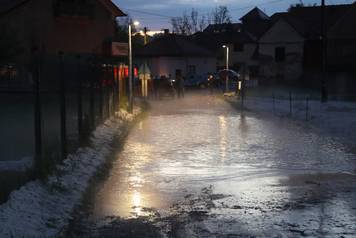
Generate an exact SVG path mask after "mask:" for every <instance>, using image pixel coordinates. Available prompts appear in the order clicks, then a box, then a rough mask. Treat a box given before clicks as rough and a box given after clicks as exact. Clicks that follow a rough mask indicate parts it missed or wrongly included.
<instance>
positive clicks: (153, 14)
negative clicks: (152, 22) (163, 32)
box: [127, 8, 175, 19]
mask: <svg viewBox="0 0 356 238" xmlns="http://www.w3.org/2000/svg"><path fill="white" fill-rule="evenodd" d="M127 10H128V11H130V12H137V13H141V14H145V15H150V16H156V17H162V18H169V19H171V18H173V17H175V16H168V15H163V14H159V13H152V12H146V11H141V10H135V9H130V8H128V9H127Z"/></svg>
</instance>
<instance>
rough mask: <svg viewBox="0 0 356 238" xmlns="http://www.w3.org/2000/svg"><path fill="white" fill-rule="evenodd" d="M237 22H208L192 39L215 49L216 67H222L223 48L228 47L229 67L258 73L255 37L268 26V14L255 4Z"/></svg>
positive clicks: (253, 75) (224, 59) (256, 74)
mask: <svg viewBox="0 0 356 238" xmlns="http://www.w3.org/2000/svg"><path fill="white" fill-rule="evenodd" d="M240 20H241V22H240V23H225V24H211V25H209V26H208V27H207V28H206V29H205V30H204V31H203V32H199V33H196V34H195V35H194V36H193V39H194V40H195V41H196V42H197V43H198V44H199V45H203V46H204V47H206V48H208V49H210V50H211V51H213V52H215V54H216V58H217V69H222V68H225V67H226V50H225V49H223V48H222V46H223V45H227V46H228V47H229V68H231V69H233V70H235V71H240V70H244V72H248V73H249V74H250V78H256V77H257V76H258V72H259V70H258V63H259V61H258V60H256V59H255V55H256V51H257V50H258V39H259V38H260V36H261V35H262V33H263V32H265V31H266V30H267V28H268V26H269V22H270V20H269V17H268V16H267V15H266V14H265V13H264V12H263V11H262V10H260V9H259V8H257V7H255V8H253V9H252V10H251V11H249V12H248V13H247V14H245V15H244V16H243V17H241V18H240Z"/></svg>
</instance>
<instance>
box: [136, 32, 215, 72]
mask: <svg viewBox="0 0 356 238" xmlns="http://www.w3.org/2000/svg"><path fill="white" fill-rule="evenodd" d="M134 55H135V64H137V65H138V66H140V65H141V64H143V63H147V64H148V66H149V68H150V70H151V74H152V76H153V77H161V76H165V77H172V78H174V77H175V76H176V75H177V74H181V75H182V76H183V77H185V78H189V77H206V75H207V74H208V73H213V72H215V71H216V58H215V55H214V53H212V52H211V51H209V50H207V49H205V48H203V47H201V46H199V45H197V44H196V43H195V42H193V41H192V40H190V39H189V38H187V37H185V36H180V35H176V34H169V33H167V32H166V33H165V34H164V35H162V36H160V37H158V38H157V39H154V40H152V41H151V42H150V43H148V44H147V45H145V46H144V47H143V48H141V49H138V50H136V51H135V52H134Z"/></svg>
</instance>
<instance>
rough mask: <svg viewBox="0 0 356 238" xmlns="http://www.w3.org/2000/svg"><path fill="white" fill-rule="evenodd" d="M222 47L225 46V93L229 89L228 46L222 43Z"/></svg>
mask: <svg viewBox="0 0 356 238" xmlns="http://www.w3.org/2000/svg"><path fill="white" fill-rule="evenodd" d="M223 48H226V66H225V68H226V80H225V81H226V82H225V93H227V92H228V91H229V46H228V45H223Z"/></svg>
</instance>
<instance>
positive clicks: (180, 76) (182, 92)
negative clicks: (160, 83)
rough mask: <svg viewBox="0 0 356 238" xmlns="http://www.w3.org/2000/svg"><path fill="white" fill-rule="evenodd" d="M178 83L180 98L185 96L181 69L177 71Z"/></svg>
mask: <svg viewBox="0 0 356 238" xmlns="http://www.w3.org/2000/svg"><path fill="white" fill-rule="evenodd" d="M176 84H177V91H178V98H181V97H182V98H184V78H183V76H182V72H181V71H180V70H177V71H176Z"/></svg>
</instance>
